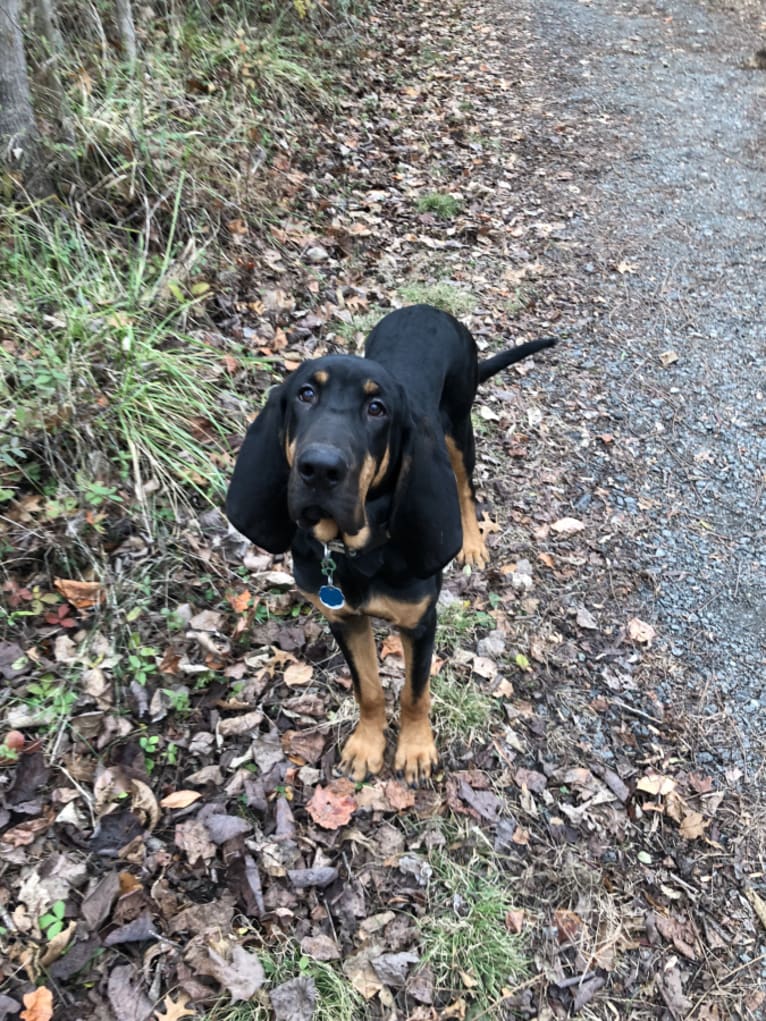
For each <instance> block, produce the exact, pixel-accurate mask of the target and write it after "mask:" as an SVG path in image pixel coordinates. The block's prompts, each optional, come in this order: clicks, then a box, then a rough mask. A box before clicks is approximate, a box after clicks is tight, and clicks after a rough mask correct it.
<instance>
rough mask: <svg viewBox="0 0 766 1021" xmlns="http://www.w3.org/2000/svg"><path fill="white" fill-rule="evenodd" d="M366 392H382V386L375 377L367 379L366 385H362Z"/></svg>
mask: <svg viewBox="0 0 766 1021" xmlns="http://www.w3.org/2000/svg"><path fill="white" fill-rule="evenodd" d="M362 389H363V390H364V392H365V393H366V394H377V393H380V387H379V386H378V384H377V383H376V382H375V380H374V379H367V380H365V383H364V386H363V387H362Z"/></svg>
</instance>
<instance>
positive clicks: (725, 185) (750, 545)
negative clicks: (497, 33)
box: [499, 0, 766, 776]
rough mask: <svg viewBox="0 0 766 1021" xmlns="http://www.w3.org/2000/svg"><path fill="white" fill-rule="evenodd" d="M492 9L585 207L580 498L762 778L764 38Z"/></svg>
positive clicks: (575, 9)
mask: <svg viewBox="0 0 766 1021" xmlns="http://www.w3.org/2000/svg"><path fill="white" fill-rule="evenodd" d="M499 16H500V17H501V18H502V19H505V20H507V22H508V30H509V37H513V38H516V39H519V38H522V39H524V40H526V45H525V46H522V47H521V48H520V49H517V50H516V52H515V53H514V54H513V57H514V58H515V59H518V61H519V63H518V65H517V66H518V67H519V74H520V78H521V80H520V82H519V84H520V86H521V88H522V89H523V90H524V91H525V93H526V102H527V104H528V105H529V106H530V107H531V108H532V110H533V111H535V110H536V111H537V114H538V121H537V130H538V131H539V132H540V134H541V135H542V136H543V137H544V139H545V142H546V144H547V145H548V147H549V148H550V149H551V150H552V151H553V153H554V156H553V160H552V164H553V165H552V166H551V168H550V170H551V176H552V177H556V176H558V178H559V180H560V184H559V185H558V188H559V189H560V191H561V192H562V195H563V196H565V197H564V198H562V205H563V206H567V205H568V206H569V207H570V209H574V210H575V211H574V213H572V212H571V211H570V213H569V216H570V224H569V225H568V228H567V230H566V232H565V233H564V235H563V237H564V238H565V241H564V243H563V244H562V245H561V246H559V247H560V248H561V251H562V254H561V256H560V257H561V259H562V263H564V264H566V266H567V270H568V272H569V273H571V274H573V276H574V277H575V279H579V280H580V281H581V286H582V288H583V291H589V292H590V293H591V296H592V301H591V303H590V306H591V311H590V312H589V313H587V314H585V315H584V316H583V321H582V323H581V324H575V329H574V331H573V337H572V341H571V343H570V348H569V350H570V352H572V351H573V352H574V362H575V365H574V367H573V370H572V374H571V376H570V377H569V378H568V379H567V380H566V384H567V386H568V387H570V388H572V390H574V391H577V392H579V394H580V396H581V398H582V399H584V400H587V394H588V392H589V388H591V389H592V387H593V385H594V379H595V377H596V375H600V376H601V377H602V378H601V384H600V387H601V392H600V393H599V395H598V399H599V400H600V401H602V402H603V403H602V404H601V405H600V406H599V407H600V417H601V418H605V419H608V420H609V422H610V423H611V425H612V427H614V429H615V434H616V439H617V445H618V446H619V447H621V448H622V449H621V457H619V458H617V459H616V460H615V461H613V462H612V465H611V471H610V470H608V469H607V470H605V469H604V466H603V459H592V460H589V458H588V455H587V453H586V454H585V460H584V463H583V465H581V467H580V470H581V473H582V475H583V478H584V479H590V484H588V483H585V484H584V486H583V492H582V497H581V499H580V504H581V507H587V505H588V504H589V502H590V501H591V500H595V499H598V498H599V497H598V493H599V492H600V493H601V494H603V493H604V492H606V493H607V494H608V496H607V497H606V499H607V500H608V501H609V503H610V504H611V506H612V507H614V508H616V509H617V510H618V511H619V512H621V513H622V514H624V515H626V516H627V517H628V518H630V519H631V521H632V527H633V528H634V530H635V532H636V534H639V533H640V536H641V539H640V542H639V543H638V544H637V549H638V550H639V553H638V555H639V557H640V558H641V559H642V560H643V563H642V564H641V568H642V569H643V571H644V572H645V575H646V577H647V580H648V585H647V592H646V613H647V614H648V619H651V620H652V621H653V623H654V625H655V627H656V629H657V632H658V635H659V639H660V641H661V642H663V643H665V645H666V648H667V651H668V653H669V654H670V656H671V657H672V661H673V662H674V663H675V664H676V665H677V667H678V673H679V675H680V676H681V677H683V678H684V679H685V682H686V684H688V685H689V688H690V691H692V690H695V689H696V691H697V692H699V690H700V689H702V690H704V691H705V692H706V695H705V698H706V699H709V701H710V705H711V709H712V706H713V704H716V705H717V706H718V709H719V711H720V709H721V707H722V706H723V711H724V714H728V715H730V717H731V720H732V722H733V723H734V725H735V726H734V731H735V732H738V736H737V738H736V739H735V740H734V741H733V742H732V741H731V739H729V740H728V741H727V740H725V739H724V738H723V737H722V738H721V747H720V749H719V755H718V756H716V754H715V752H714V753H713V755H712V756H711V758H713V759H715V758H716V757H717V758H718V759H719V763H720V764H726V763H731V762H738V763H739V764H740V765H744V766H745V768H746V769H748V770H749V773H750V775H751V776H752V775H753V774H754V772H755V771H756V770H757V768H758V766H759V765H760V764H761V763H762V758H763V747H762V744H761V743H760V742H761V741H762V736H761V735H762V734H763V732H764V729H765V728H764V722H765V721H766V686H765V685H764V681H765V680H766V544H765V543H764V533H765V526H764V483H765V482H766V372H765V371H764V366H765V365H766V347H765V344H764V341H765V339H766V330H765V329H764V315H763V314H764V310H765V309H766V232H764V213H765V209H764V205H765V201H764V200H765V198H766V160H765V159H764V151H765V150H764V141H765V140H766V73H764V72H763V71H762V70H761V71H759V70H755V69H754V68H753V67H752V66H748V64H749V63H751V62H752V58H753V55H754V53H755V50H756V49H757V48H758V45H759V40H758V36H757V35H756V34H754V33H752V32H751V31H750V30H749V29H748V27H747V24H746V22H745V21H744V19H743V20H742V21H740V20H738V19H736V18H734V17H733V15H732V14H731V12H729V13H728V14H727V13H724V12H722V11H716V10H714V9H713V8H711V7H708V6H706V5H704V4H701V3H699V2H695V0H667V2H665V3H662V2H660V3H650V2H647V3H642V2H640V3H635V4H633V3H620V2H619V0H593V2H590V3H585V2H577V0H545V2H542V3H537V2H536V3H530V4H528V5H522V6H520V7H518V8H516V7H515V5H514V6H513V7H511V5H509V6H508V7H507V8H503V9H501V10H500V14H499ZM761 42H762V40H761ZM549 195H550V186H549ZM566 239H573V242H574V243H571V244H567V241H566ZM580 329H581V330H582V332H579V330H580ZM604 381H606V383H604ZM554 400H555V396H554ZM560 401H561V395H559V402H560ZM618 462H619V464H618ZM615 466H617V467H618V468H619V469H620V470H618V471H615ZM603 498H604V497H603V496H602V499H603ZM660 694H661V695H663V700H667V699H669V698H670V697H671V694H670V693H669V692H667V691H666V692H664V693H663V692H662V691H661V692H660ZM703 711H704V707H703ZM729 733H730V734H731V729H729ZM713 738H714V743H715V735H713ZM727 744H728V745H729V746H728V747H727V746H726V745H727ZM732 745H733V746H732ZM710 764H711V765H712V764H714V763H710Z"/></svg>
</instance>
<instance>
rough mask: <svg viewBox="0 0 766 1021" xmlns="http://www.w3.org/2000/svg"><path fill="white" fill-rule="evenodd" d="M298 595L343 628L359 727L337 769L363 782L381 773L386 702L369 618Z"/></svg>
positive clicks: (312, 596)
mask: <svg viewBox="0 0 766 1021" xmlns="http://www.w3.org/2000/svg"><path fill="white" fill-rule="evenodd" d="M299 591H300V593H301V595H302V596H303V598H304V599H306V600H307V601H308V602H309V603H311V605H312V606H314V607H315V608H316V609H317V610H319V612H320V613H321V614H322V615H323V616H324V617H326V618H327V620H329V621H330V622H331V623H332V624H342V625H343V627H344V636H343V637H344V641H345V643H346V646H347V647H348V654H349V656H351V658H352V659H353V661H354V668H355V670H356V674H357V677H358V682H359V690H358V693H357V689H356V687H354V693H355V694H358V699H357V701H358V703H359V723H358V724H357V725H356V728H355V730H354V732H353V733H352V734H351V736H350V737H349V739H348V740H347V741H346V743H345V745H344V746H343V751H342V752H341V760H340V768H341V769H342V770H343V772H344V773H346V774H347V775H348V776H351V777H353V779H354V780H364V778H365V777H366V776H367V774H368V773H379V772H380V771H381V769H382V768H383V755H384V753H385V750H386V737H385V733H384V731H385V728H386V702H385V697H384V695H383V689H382V688H381V686H380V678H379V676H378V654H377V651H376V649H375V638H374V636H373V633H372V624H371V623H370V618H369V617H367V616H365V615H363V614H360V613H359V611H358V610H352V609H350V608H349V607H347V606H344V607H343V608H342V609H340V610H332V609H330V607H328V606H324V605H323V603H322V602H321V600H320V599H319V596H318V595H317V594H316V593H315V592H304V591H303V589H299ZM344 655H345V652H344ZM350 665H351V664H350V663H349V666H350Z"/></svg>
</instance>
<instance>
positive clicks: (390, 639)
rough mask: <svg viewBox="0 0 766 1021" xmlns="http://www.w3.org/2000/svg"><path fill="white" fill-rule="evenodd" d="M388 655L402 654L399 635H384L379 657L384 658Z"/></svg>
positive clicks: (401, 655) (400, 655)
mask: <svg viewBox="0 0 766 1021" xmlns="http://www.w3.org/2000/svg"><path fill="white" fill-rule="evenodd" d="M388 656H399V657H400V658H401V657H403V656H404V649H403V648H402V640H401V638H400V637H399V635H395V634H392V635H386V637H385V638H384V639H383V642H382V643H381V646H380V658H381V659H386V658H387V657H388Z"/></svg>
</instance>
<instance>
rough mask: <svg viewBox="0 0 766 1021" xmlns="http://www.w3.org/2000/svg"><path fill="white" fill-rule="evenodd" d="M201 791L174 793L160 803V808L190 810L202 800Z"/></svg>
mask: <svg viewBox="0 0 766 1021" xmlns="http://www.w3.org/2000/svg"><path fill="white" fill-rule="evenodd" d="M201 797H202V795H201V794H200V793H199V791H173V793H172V794H168V795H167V796H166V797H164V798H163V799H162V801H161V802H160V808H188V807H189V805H193V804H194V802H195V801H197V800H198V799H199V798H201Z"/></svg>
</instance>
